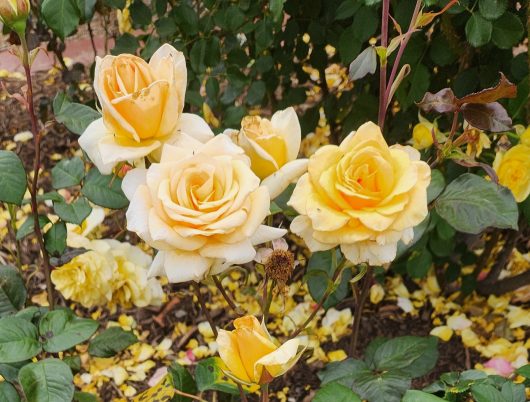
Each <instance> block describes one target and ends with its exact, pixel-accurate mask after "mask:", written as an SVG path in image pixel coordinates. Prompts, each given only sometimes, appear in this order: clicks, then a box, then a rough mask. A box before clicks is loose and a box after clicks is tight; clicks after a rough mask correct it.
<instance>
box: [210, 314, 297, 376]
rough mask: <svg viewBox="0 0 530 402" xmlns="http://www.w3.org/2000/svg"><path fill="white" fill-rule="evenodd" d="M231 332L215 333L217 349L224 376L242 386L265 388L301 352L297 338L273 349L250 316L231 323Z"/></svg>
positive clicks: (267, 335)
mask: <svg viewBox="0 0 530 402" xmlns="http://www.w3.org/2000/svg"><path fill="white" fill-rule="evenodd" d="M234 327H235V329H234V330H233V331H225V330H222V329H221V330H219V335H218V336H217V345H218V347H219V355H220V356H221V360H222V361H223V363H224V364H225V365H226V367H227V371H226V374H227V375H228V376H229V377H231V378H233V379H234V380H235V381H237V382H240V383H244V384H267V383H269V382H271V381H272V380H273V379H274V378H275V377H278V376H280V375H282V374H284V373H285V372H286V371H287V370H289V369H290V368H291V367H292V366H294V364H295V363H296V362H297V361H298V359H299V358H300V356H301V354H302V353H303V350H304V348H303V347H301V346H300V340H299V339H298V338H294V339H290V340H288V341H287V342H285V343H284V344H283V345H281V346H277V345H276V343H275V342H274V340H273V339H272V338H271V336H270V335H269V333H268V332H267V329H266V328H265V327H264V326H262V325H260V323H259V321H258V320H257V318H256V317H254V316H250V315H248V316H245V317H241V318H237V319H235V320H234Z"/></svg>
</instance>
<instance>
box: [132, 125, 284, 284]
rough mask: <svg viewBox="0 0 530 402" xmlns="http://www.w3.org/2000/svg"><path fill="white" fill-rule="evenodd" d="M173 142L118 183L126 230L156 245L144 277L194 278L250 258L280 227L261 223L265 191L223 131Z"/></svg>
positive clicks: (266, 207) (281, 231) (265, 205)
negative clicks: (126, 204) (124, 200)
mask: <svg viewBox="0 0 530 402" xmlns="http://www.w3.org/2000/svg"><path fill="white" fill-rule="evenodd" d="M177 145H178V146H173V145H165V146H164V149H163V151H162V157H161V160H160V163H153V164H152V165H151V166H150V167H149V169H147V170H146V169H134V170H131V171H130V172H129V173H127V175H126V176H125V178H124V180H123V184H122V188H123V190H124V192H125V195H126V196H127V198H129V200H130V201H131V202H130V204H129V208H128V210H127V228H128V229H129V230H131V231H133V232H136V233H137V234H138V235H139V236H140V237H141V238H142V239H143V240H144V241H145V242H146V243H147V244H149V245H150V246H152V247H154V248H156V249H158V250H159V252H158V253H157V255H156V257H155V259H154V261H153V264H152V266H151V270H150V275H165V276H167V277H168V279H169V281H170V282H185V281H189V280H196V281H198V280H201V279H203V278H204V277H205V276H207V275H209V274H217V273H219V272H222V271H223V270H225V269H227V268H229V267H230V266H232V265H235V264H244V263H246V262H249V261H252V259H253V258H254V256H255V254H256V251H255V249H254V245H256V244H260V243H264V242H267V241H271V240H274V239H276V238H280V237H282V236H283V235H284V234H285V233H286V230H284V229H276V228H272V227H269V226H265V225H262V224H261V223H262V222H263V220H264V219H265V217H266V216H267V215H268V214H269V208H270V197H269V192H268V190H267V188H265V187H263V186H260V180H259V178H258V177H257V176H256V175H255V174H254V173H253V172H252V170H251V169H250V161H249V159H248V157H247V156H246V155H245V154H244V151H243V150H242V149H241V148H240V147H238V146H237V145H235V144H234V143H233V142H232V141H231V140H230V139H229V138H228V137H227V136H226V135H224V134H220V135H218V136H216V137H214V138H213V139H211V140H210V141H208V142H207V143H206V144H201V143H200V142H198V141H195V140H193V139H191V138H186V139H182V141H181V142H179V143H178V144H177Z"/></svg>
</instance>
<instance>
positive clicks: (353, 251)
mask: <svg viewBox="0 0 530 402" xmlns="http://www.w3.org/2000/svg"><path fill="white" fill-rule="evenodd" d="M429 182H430V168H429V165H427V164H426V163H425V162H422V161H420V155H419V152H418V151H416V150H415V149H414V148H412V147H403V146H400V145H393V146H391V147H389V146H388V145H387V143H386V141H385V139H384V138H383V135H382V134H381V130H380V129H379V127H377V125H375V124H374V123H365V124H363V125H362V126H361V127H359V129H358V130H357V131H356V132H353V133H351V134H350V135H349V136H348V137H346V138H345V139H344V140H343V141H342V143H341V144H340V146H336V145H326V146H323V147H322V148H320V149H319V150H318V151H317V152H316V153H315V154H314V155H312V156H311V157H310V159H309V166H308V172H307V173H306V174H304V175H303V176H302V177H301V178H300V180H298V183H297V184H296V187H295V189H294V192H293V195H292V197H291V199H290V200H289V205H291V206H292V207H293V208H294V209H296V210H297V211H298V213H299V214H300V215H299V216H297V217H296V218H294V220H293V221H292V223H291V231H293V232H294V233H296V234H298V235H299V236H301V237H302V238H303V239H304V241H305V243H306V245H307V247H309V249H310V250H311V251H321V250H329V249H332V248H334V247H336V246H338V245H340V248H341V250H342V252H343V253H344V255H345V256H346V258H347V259H348V260H350V261H351V262H353V263H354V264H358V263H362V262H367V263H369V264H370V265H381V264H386V263H388V262H390V261H392V260H393V259H394V258H395V256H396V250H397V244H398V242H399V241H403V242H404V243H408V242H409V241H411V240H412V237H413V235H414V233H413V230H412V229H413V227H414V226H416V225H417V224H419V223H420V222H421V221H422V220H423V219H425V217H426V216H427V186H428V185H429Z"/></svg>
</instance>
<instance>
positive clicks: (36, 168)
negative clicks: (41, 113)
mask: <svg viewBox="0 0 530 402" xmlns="http://www.w3.org/2000/svg"><path fill="white" fill-rule="evenodd" d="M19 37H20V43H21V44H22V64H23V67H24V72H25V73H26V81H27V87H28V88H27V93H26V95H27V96H26V98H27V110H28V113H29V117H30V120H31V132H32V133H33V141H34V144H35V156H34V159H33V172H34V173H33V181H32V182H31V186H30V195H31V212H32V214H33V226H34V230H35V234H36V235H37V241H38V243H39V247H40V251H41V254H42V265H43V266H44V276H45V278H46V291H47V295H48V304H49V308H50V310H53V308H54V300H55V298H54V291H53V284H52V281H51V267H50V257H49V255H48V251H47V250H46V246H45V244H44V237H43V235H42V231H41V229H40V225H39V206H38V203H37V192H38V184H39V172H40V163H41V162H40V141H41V132H40V130H39V129H38V127H37V116H36V115H35V108H34V105H33V84H32V81H31V66H30V65H29V50H28V44H27V42H26V37H25V35H24V33H22V34H20V35H19Z"/></svg>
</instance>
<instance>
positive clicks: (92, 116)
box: [52, 0, 101, 135]
mask: <svg viewBox="0 0 530 402" xmlns="http://www.w3.org/2000/svg"><path fill="white" fill-rule="evenodd" d="M52 1H54V0H52ZM61 1H62V0H61ZM53 114H54V115H55V120H57V121H58V122H59V123H62V124H64V125H65V126H66V128H67V129H68V130H70V131H71V132H73V133H74V134H78V135H81V134H83V132H84V131H85V130H86V128H87V127H88V126H89V125H90V123H92V122H93V121H94V120H97V119H99V118H101V114H100V113H99V112H98V111H97V110H94V109H92V108H91V107H89V106H86V105H83V104H81V103H75V102H71V101H70V99H68V97H67V96H66V94H65V93H64V92H59V93H58V94H57V95H56V96H55V98H54V100H53Z"/></svg>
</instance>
